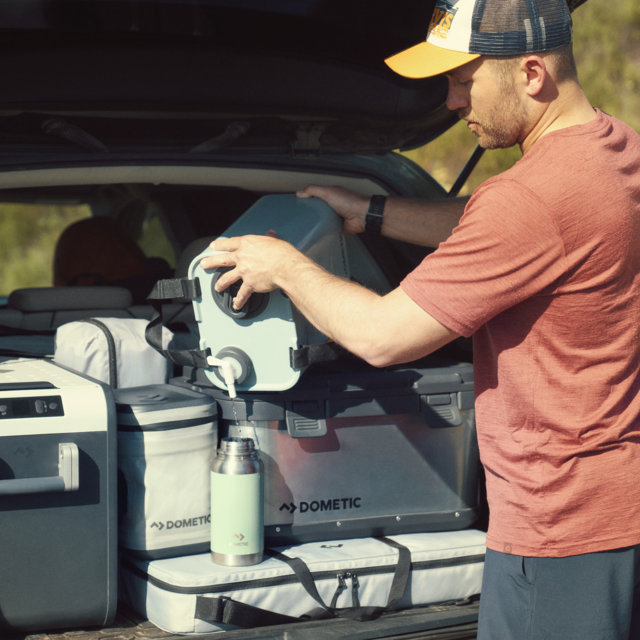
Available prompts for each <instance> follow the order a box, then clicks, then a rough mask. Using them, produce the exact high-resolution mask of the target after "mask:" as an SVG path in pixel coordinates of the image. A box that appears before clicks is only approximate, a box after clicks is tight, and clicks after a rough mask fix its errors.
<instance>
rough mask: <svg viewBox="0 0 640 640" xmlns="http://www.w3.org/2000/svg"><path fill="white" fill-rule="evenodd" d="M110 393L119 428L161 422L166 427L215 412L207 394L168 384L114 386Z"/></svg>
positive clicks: (215, 405)
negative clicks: (114, 405) (115, 387)
mask: <svg viewBox="0 0 640 640" xmlns="http://www.w3.org/2000/svg"><path fill="white" fill-rule="evenodd" d="M113 396H114V398H115V402H116V411H117V416H118V425H119V428H120V427H122V426H125V427H126V426H140V427H143V426H144V427H147V428H148V427H150V426H151V425H156V427H157V425H158V424H162V425H164V428H165V429H166V428H171V424H172V423H175V424H174V425H173V426H174V428H178V427H183V426H187V422H189V423H190V424H191V423H192V421H193V420H199V419H201V418H204V419H206V420H208V421H212V420H213V419H214V418H215V417H216V416H217V412H218V407H217V403H216V401H215V400H214V399H213V398H212V397H211V396H207V395H205V394H203V393H198V392H196V391H191V390H190V389H184V388H180V387H175V386H173V385H168V384H150V385H145V386H142V387H129V388H125V389H114V390H113ZM145 430H146V429H145Z"/></svg>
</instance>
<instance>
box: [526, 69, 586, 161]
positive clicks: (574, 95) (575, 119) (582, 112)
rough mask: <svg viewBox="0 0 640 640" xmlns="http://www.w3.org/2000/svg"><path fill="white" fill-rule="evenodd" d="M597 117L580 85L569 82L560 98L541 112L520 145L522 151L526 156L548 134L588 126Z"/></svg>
mask: <svg viewBox="0 0 640 640" xmlns="http://www.w3.org/2000/svg"><path fill="white" fill-rule="evenodd" d="M596 117H597V114H596V112H595V110H594V109H593V107H592V106H591V105H590V104H589V101H588V100H587V97H586V96H585V95H584V93H583V91H582V89H581V88H580V85H578V84H577V83H574V82H567V83H565V84H564V85H562V88H561V90H560V92H559V94H558V96H557V97H556V98H555V99H554V100H553V101H551V102H549V103H547V105H546V106H545V108H543V109H542V110H541V114H540V115H539V117H538V118H537V120H536V121H535V124H534V126H533V127H532V128H531V130H530V131H529V133H528V134H527V136H526V137H525V139H524V140H523V141H522V142H521V143H520V150H521V151H522V153H523V155H524V154H526V153H527V151H529V150H530V149H531V148H532V147H533V145H534V144H535V143H536V142H537V141H538V140H540V138H542V137H544V136H546V135H547V134H548V133H551V132H552V131H559V130H561V129H566V128H567V127H573V126H576V125H580V124H586V123H587V122H590V121H591V120H595V118H596Z"/></svg>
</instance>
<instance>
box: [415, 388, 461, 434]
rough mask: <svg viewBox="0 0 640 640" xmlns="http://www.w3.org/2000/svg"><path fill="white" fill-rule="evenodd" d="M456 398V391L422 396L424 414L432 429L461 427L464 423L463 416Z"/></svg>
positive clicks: (421, 403)
mask: <svg viewBox="0 0 640 640" xmlns="http://www.w3.org/2000/svg"><path fill="white" fill-rule="evenodd" d="M456 400H457V394H455V393H438V394H433V395H428V396H420V405H421V406H422V414H423V416H424V419H425V422H426V423H427V425H428V426H429V427H431V428H432V429H442V428H444V427H459V426H460V425H461V424H462V416H461V415H460V409H459V408H458V403H457V401H456Z"/></svg>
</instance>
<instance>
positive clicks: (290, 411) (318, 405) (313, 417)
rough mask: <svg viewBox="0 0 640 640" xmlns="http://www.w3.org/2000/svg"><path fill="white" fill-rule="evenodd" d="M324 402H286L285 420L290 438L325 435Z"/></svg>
mask: <svg viewBox="0 0 640 640" xmlns="http://www.w3.org/2000/svg"><path fill="white" fill-rule="evenodd" d="M325 416H326V411H325V408H324V402H323V401H320V400H309V401H306V402H287V408H286V410H285V421H286V423H287V431H288V432H289V435H290V436H291V437H292V438H321V437H322V436H325V435H327V420H326V418H325Z"/></svg>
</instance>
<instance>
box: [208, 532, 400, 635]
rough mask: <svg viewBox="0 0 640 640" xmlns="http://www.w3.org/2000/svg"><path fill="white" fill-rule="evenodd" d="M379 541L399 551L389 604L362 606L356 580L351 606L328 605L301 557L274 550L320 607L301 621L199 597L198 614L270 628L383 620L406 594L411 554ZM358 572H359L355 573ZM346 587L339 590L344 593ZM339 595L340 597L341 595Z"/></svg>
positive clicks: (224, 600)
mask: <svg viewBox="0 0 640 640" xmlns="http://www.w3.org/2000/svg"><path fill="white" fill-rule="evenodd" d="M376 540H380V542H384V543H385V544H387V545H389V546H390V547H393V548H394V549H397V550H398V562H397V564H396V569H395V572H394V575H393V580H392V582H391V588H390V590H389V597H388V599H387V604H386V605H385V606H383V607H381V606H370V607H362V606H359V602H358V596H357V586H358V583H357V577H355V575H354V574H352V575H354V577H353V583H352V603H353V606H351V607H336V606H335V602H336V601H337V597H336V596H334V598H333V600H332V602H331V605H330V606H327V605H326V604H325V603H324V600H323V599H322V597H321V596H320V594H319V593H318V589H317V588H316V584H315V581H314V579H313V576H312V574H311V572H310V571H309V567H307V565H306V564H305V563H304V562H303V561H302V560H301V559H300V558H291V557H289V556H286V555H285V554H283V553H280V552H279V551H275V550H274V549H265V550H264V553H265V555H267V556H270V557H272V558H275V559H277V560H280V561H281V562H285V563H286V564H288V565H289V566H290V567H291V569H293V572H294V573H295V575H296V578H297V579H298V581H299V582H300V584H301V585H302V586H303V587H304V589H305V591H306V592H307V593H308V594H309V595H310V596H311V597H312V598H313V599H314V600H315V601H316V602H317V603H318V604H319V605H320V606H319V607H316V608H315V609H312V610H311V611H309V612H307V613H306V614H304V615H302V616H300V617H299V618H294V617H292V616H287V615H284V614H280V613H274V612H273V611H267V610H266V609H261V608H260V607H254V606H252V605H248V604H245V603H242V602H238V601H236V600H232V599H231V598H227V597H217V598H209V597H203V596H198V597H197V599H196V615H195V617H196V618H197V619H199V620H205V621H207V622H217V623H225V624H233V625H237V626H240V627H245V628H252V627H266V626H271V625H275V624H287V623H290V622H302V621H309V620H325V619H329V618H346V619H349V620H356V621H361V622H365V621H367V620H375V619H377V618H379V617H380V616H381V615H382V614H383V613H384V612H385V611H388V610H390V609H392V608H393V607H394V606H395V605H396V604H398V602H399V601H400V599H401V598H402V596H403V595H404V592H405V589H406V586H407V581H408V579H409V573H410V571H411V552H410V551H409V549H408V548H407V547H405V546H404V545H402V544H400V543H398V542H395V540H391V539H390V538H386V537H378V538H376ZM354 573H355V572H354ZM342 588H343V586H342V584H340V585H339V587H338V589H339V590H342ZM338 595H339V594H338Z"/></svg>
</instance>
